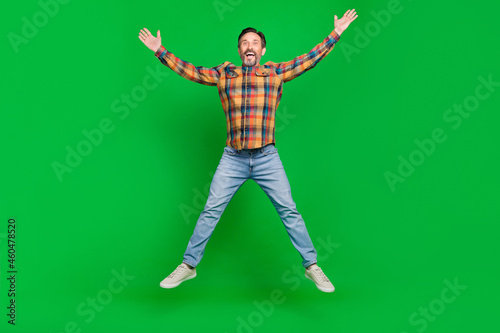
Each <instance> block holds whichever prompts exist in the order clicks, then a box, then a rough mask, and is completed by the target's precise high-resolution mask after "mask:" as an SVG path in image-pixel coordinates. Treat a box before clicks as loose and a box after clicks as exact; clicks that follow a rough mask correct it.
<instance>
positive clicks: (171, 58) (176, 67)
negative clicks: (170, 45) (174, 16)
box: [139, 28, 224, 86]
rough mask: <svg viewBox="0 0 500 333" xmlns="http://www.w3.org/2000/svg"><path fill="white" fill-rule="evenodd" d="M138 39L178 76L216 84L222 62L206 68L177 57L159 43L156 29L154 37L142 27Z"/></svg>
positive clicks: (212, 84)
mask: <svg viewBox="0 0 500 333" xmlns="http://www.w3.org/2000/svg"><path fill="white" fill-rule="evenodd" d="M139 39H140V40H141V41H142V42H143V43H144V45H146V46H147V47H148V48H149V49H150V50H151V51H153V52H154V53H155V56H156V57H157V58H158V59H159V60H160V61H161V63H162V64H164V65H165V66H168V67H169V68H170V69H172V70H173V71H174V72H176V73H177V74H179V75H180V76H182V77H184V78H186V79H188V80H191V81H193V82H197V83H201V84H204V85H207V86H216V85H217V83H218V82H219V77H220V69H221V68H222V67H223V65H224V64H221V65H219V66H217V67H212V68H208V67H202V66H194V65H193V64H192V63H190V62H187V61H184V60H181V59H179V58H177V57H176V56H175V55H174V54H173V53H172V52H170V51H168V50H167V49H165V47H164V46H163V45H161V35H160V30H158V37H154V36H153V35H152V34H151V33H150V32H149V30H148V29H146V28H143V29H141V31H140V32H139Z"/></svg>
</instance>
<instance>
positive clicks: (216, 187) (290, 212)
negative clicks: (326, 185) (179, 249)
mask: <svg viewBox="0 0 500 333" xmlns="http://www.w3.org/2000/svg"><path fill="white" fill-rule="evenodd" d="M248 179H253V180H254V181H255V182H256V183H257V184H259V186H260V187H261V188H262V189H263V190H264V192H265V193H266V194H267V196H268V197H269V199H270V200H271V202H272V203H273V205H274V207H275V208H276V211H277V212H278V214H279V216H280V217H281V221H283V224H284V225H285V228H286V231H287V232H288V235H289V236H290V240H291V241H292V244H293V246H295V248H296V249H297V251H299V253H300V255H301V257H302V265H303V266H304V267H308V266H309V265H312V264H314V263H316V257H317V253H316V250H315V248H314V246H313V244H312V241H311V238H310V237H309V233H308V232H307V229H306V225H305V224H304V220H303V219H302V216H301V215H300V214H299V212H298V211H297V208H296V207H295V202H294V201H293V199H292V193H291V189H290V183H289V182H288V178H287V176H286V173H285V169H284V168H283V164H282V163H281V160H280V157H279V155H278V149H277V148H276V147H275V146H274V144H268V145H267V146H265V147H262V148H257V149H241V150H236V149H234V148H232V147H229V146H226V147H224V152H223V154H222V158H221V160H220V162H219V166H218V167H217V170H216V171H215V174H214V177H213V179H212V183H211V185H210V192H209V195H208V199H207V203H206V205H205V208H204V209H203V212H201V214H200V217H199V218H198V221H197V222H196V226H195V228H194V232H193V235H192V236H191V239H190V240H189V243H188V246H187V249H186V252H185V253H184V260H183V262H184V263H186V264H188V265H190V266H192V267H196V266H197V265H198V263H199V262H200V260H201V258H202V257H203V253H204V252H205V246H206V245H207V242H208V240H209V239H210V237H211V236H212V233H213V231H214V229H215V226H216V225H217V223H218V222H219V219H220V217H221V216H222V213H223V212H224V210H225V209H226V206H227V204H228V203H229V201H231V199H232V198H233V196H234V194H235V193H236V191H238V189H239V188H240V187H241V185H243V183H244V182H245V181H247V180H248Z"/></svg>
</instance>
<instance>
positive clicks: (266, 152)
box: [264, 146, 278, 155]
mask: <svg viewBox="0 0 500 333" xmlns="http://www.w3.org/2000/svg"><path fill="white" fill-rule="evenodd" d="M277 152H278V148H276V147H275V146H271V147H269V148H268V149H266V150H264V155H271V154H276V153H277Z"/></svg>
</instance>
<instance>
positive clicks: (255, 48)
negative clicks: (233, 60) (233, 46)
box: [238, 32, 266, 67]
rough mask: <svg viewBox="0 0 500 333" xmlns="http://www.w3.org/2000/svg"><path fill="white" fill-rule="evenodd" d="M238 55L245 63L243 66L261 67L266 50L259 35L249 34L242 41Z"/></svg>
mask: <svg viewBox="0 0 500 333" xmlns="http://www.w3.org/2000/svg"><path fill="white" fill-rule="evenodd" d="M238 53H239V55H240V58H241V60H242V61H243V66H247V67H251V66H259V65H260V64H259V62H260V58H262V56H263V55H264V53H266V48H262V43H261V40H260V36H259V35H257V34H256V33H254V32H247V33H246V34H244V35H243V36H242V37H241V39H240V45H239V46H238Z"/></svg>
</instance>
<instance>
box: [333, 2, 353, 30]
mask: <svg viewBox="0 0 500 333" xmlns="http://www.w3.org/2000/svg"><path fill="white" fill-rule="evenodd" d="M357 17H358V15H357V14H356V11H355V10H354V8H353V9H350V10H348V11H347V12H345V14H344V16H342V18H341V19H339V18H338V17H337V15H335V16H334V19H335V21H334V25H335V32H336V33H337V34H338V35H340V34H342V33H343V32H344V30H345V29H347V27H348V26H349V24H351V22H352V21H354V20H355V19H356V18H357Z"/></svg>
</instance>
